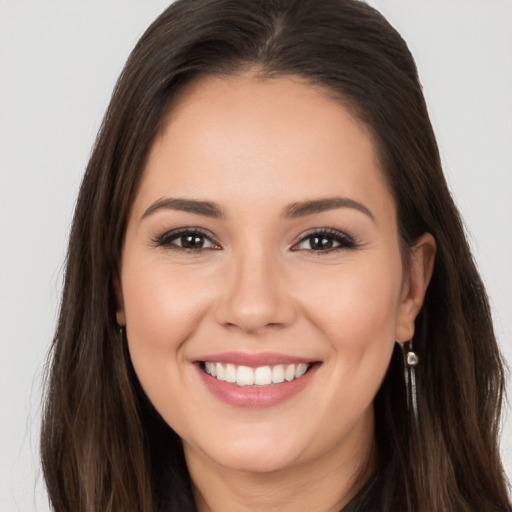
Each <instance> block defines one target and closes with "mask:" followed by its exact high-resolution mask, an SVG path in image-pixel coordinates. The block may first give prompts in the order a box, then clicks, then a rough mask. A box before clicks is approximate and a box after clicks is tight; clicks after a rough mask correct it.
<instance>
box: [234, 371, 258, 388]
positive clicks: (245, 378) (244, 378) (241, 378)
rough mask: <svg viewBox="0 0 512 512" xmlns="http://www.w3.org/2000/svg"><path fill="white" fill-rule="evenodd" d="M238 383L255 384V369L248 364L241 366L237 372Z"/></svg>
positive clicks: (241, 384) (244, 384) (240, 384)
mask: <svg viewBox="0 0 512 512" xmlns="http://www.w3.org/2000/svg"><path fill="white" fill-rule="evenodd" d="M236 383H237V384H238V385H239V386H252V385H253V384H254V370H253V369H252V368H249V367H248V366H239V367H238V370H237V372H236Z"/></svg>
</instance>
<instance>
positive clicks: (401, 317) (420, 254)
mask: <svg viewBox="0 0 512 512" xmlns="http://www.w3.org/2000/svg"><path fill="white" fill-rule="evenodd" d="M436 247H437V246H436V241H435V239H434V237H433V236H432V235H431V234H430V233H424V234H423V235H422V236H421V237H420V238H419V240H418V241H417V242H416V244H414V247H413V248H412V250H411V253H410V258H409V266H408V269H407V274H406V275H405V276H404V281H403V285H402V295H401V298H400V306H399V310H398V317H397V324H396V332H395V339H396V340H397V341H409V340H410V339H412V337H413V334H414V321H415V319H416V316H417V315H418V313H419V312H420V309H421V306H422V305H423V301H424V299H425V293H426V291H427V287H428V284H429V282H430V278H431V277H432V272H433V270H434V260H435V255H436Z"/></svg>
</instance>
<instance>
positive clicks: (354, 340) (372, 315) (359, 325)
mask: <svg viewBox="0 0 512 512" xmlns="http://www.w3.org/2000/svg"><path fill="white" fill-rule="evenodd" d="M401 280H402V269H401V266H400V265H393V266H391V267H390V266H388V267H387V268H383V267H382V266H381V265H359V266H355V265H352V266H350V265H348V266H347V267H346V269H344V268H340V269H339V271H338V272H331V273H329V276H325V278H322V277H321V276H319V278H318V279H316V280H314V282H316V283H317V284H316V286H315V289H314V292H313V293H311V289H310V297H309V299H308V302H309V304H310V308H309V309H310V311H311V316H312V321H313V322H314V323H316V324H317V325H319V326H321V328H322V330H324V331H325V332H327V333H328V338H329V339H331V340H332V342H333V345H334V346H335V348H336V349H340V350H341V349H343V348H354V349H360V350H364V349H365V348H366V347H367V346H369V345H373V344H374V343H376V344H378V343H380V340H385V339H388V338H393V341H394V331H395V325H396V321H397V317H398V311H399V303H400V294H401Z"/></svg>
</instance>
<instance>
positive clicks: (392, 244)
mask: <svg viewBox="0 0 512 512" xmlns="http://www.w3.org/2000/svg"><path fill="white" fill-rule="evenodd" d="M423 253H424V251H423V252H422V250H417V251H416V252H415V251H413V255H412V258H413V259H414V258H417V259H418V261H419V263H418V264H412V265H409V266H408V267H407V268H412V269H413V270H411V271H408V273H407V274H406V273H404V266H403V262H402V258H401V253H400V245H399V237H398V230H397V221H396V209H395V204H394V201H393V199H392V196H391V194H390V192H389V190H388V188H387V185H386V181H385V178H384V176H383V173H382V171H381V169H380V168H379V162H378V160H377V157H376V152H375V148H374V144H373V141H372V137H371V135H370V133H369V132H368V130H367V129H366V128H365V126H364V125H363V124H362V123H361V122H359V121H358V120H356V119H355V118H354V117H353V116H352V115H351V114H350V113H349V112H348V111H347V110H346V109H345V108H344V107H343V106H342V104H341V103H339V102H337V101H335V100H333V99H332V98H330V97H328V95H326V94H324V93H323V92H322V90H320V89H316V88H314V87H313V86H310V85H306V84H304V83H301V82H300V81H299V80H298V79H294V78H279V79H269V80H261V79H257V78H254V77H253V76H251V75H249V74H246V75H241V76H235V77H230V78H214V77H209V78H203V79H201V80H200V81H198V82H196V83H194V84H193V85H191V86H190V87H189V88H188V89H187V90H186V91H185V92H184V93H182V95H181V96H180V97H179V99H177V101H176V102H175V104H174V106H173V108H172V111H171V112H170V114H169V116H168V118H167V120H166V124H165V127H164V129H163V130H162V132H161V133H160V134H159V136H158V137H157V138H156V140H155V142H154V144H153V146H152V149H151V152H150V155H149V159H148V161H147V165H146V167H145V169H144V173H143V176H142V180H141V183H140V187H139V189H138V192H137V195H136V197H135V199H134V203H133V206H132V209H131V213H130V217H129V221H128V227H127V233H126V239H125V245H124V250H123V256H122V262H121V273H120V283H118V291H119V293H118V301H119V310H118V312H117V318H118V321H119V323H120V324H123V325H124V324H125V325H126V332H127V337H128V344H129V350H130V354H131V358H132V361H133V365H134V368H135V371H136V373H137V375H138V378H139V380H140V382H141V384H142V386H143V388H144V390H145V392H146V394H147V395H148V397H149V399H150V400H151V401H152V403H153V404H154V406H155V407H156V409H157V410H158V411H159V413H160V414H161V415H162V417H163V418H164V419H165V421H166V422H167V423H168V424H169V425H170V426H171V427H172V428H173V429H174V430H175V431H176V432H177V433H178V434H179V435H180V436H181V438H182V439H183V442H184V446H185V451H186V455H187V458H188V459H193V458H194V457H195V456H197V457H202V458H204V459H207V460H209V461H211V462H213V463H214V464H217V465H220V466H223V467H225V468H232V469H237V470H247V471H255V472H266V471H275V470H282V469H285V468H292V467H298V466H301V465H302V466H303V465H304V464H316V463H318V462H319V461H324V462H327V461H328V460H331V459H332V460H334V459H336V460H338V461H339V460H345V461H346V460H354V458H357V454H358V453H361V451H362V449H361V447H363V446H370V445H371V440H372V439H373V428H374V423H373V422H374V419H373V408H372V402H373V399H374V396H375V394H376V392H377V390H378V388H379V386H380V384H381V382H382V379H383V377H384V375H385V372H386V370H387V367H388V364H389V360H390V356H391V353H392V350H393V346H394V343H395V340H397V339H398V340H402V341H405V340H406V339H408V338H409V337H410V336H411V335H412V330H413V322H414V317H415V315H416V313H417V311H418V309H419V307H420V306H421V300H422V296H423V293H424V288H425V286H426V284H425V282H426V281H428V277H425V276H426V274H428V272H427V271H425V270H424V267H425V265H423V263H422V262H423V260H424V259H425V258H424V256H422V254H423ZM415 254H419V255H420V256H415ZM413 263H414V262H413ZM418 269H420V270H418ZM363 451H364V450H363Z"/></svg>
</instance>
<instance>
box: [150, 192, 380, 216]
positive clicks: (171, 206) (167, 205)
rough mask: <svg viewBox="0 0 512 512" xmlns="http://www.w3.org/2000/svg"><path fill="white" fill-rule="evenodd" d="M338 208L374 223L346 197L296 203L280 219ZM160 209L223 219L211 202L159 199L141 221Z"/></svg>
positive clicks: (218, 208) (363, 209) (170, 198)
mask: <svg viewBox="0 0 512 512" xmlns="http://www.w3.org/2000/svg"><path fill="white" fill-rule="evenodd" d="M338 208H352V209H354V210H357V211H360V212H361V213H364V214H365V215H366V216H368V217H369V218H370V219H372V220H373V221H374V222H375V217H374V216H373V214H372V212H371V211H370V210H369V208H367V207H366V206H365V205H364V204H362V203H360V202H358V201H354V200H353V199H349V198H347V197H327V198H322V199H310V200H305V201H298V202H295V203H291V204H290V205H288V206H286V207H285V209H284V210H283V213H282V217H284V218H286V219H296V218H299V217H306V216H307V215H313V214H315V213H321V212H325V211H328V210H336V209H338ZM160 209H166V210H177V211H182V212H188V213H194V214H196V215H202V216H205V217H210V218H213V219H220V218H224V217H225V214H224V211H223V210H222V208H221V207H220V206H219V205H218V204H217V203H214V202H212V201H199V200H197V199H181V198H174V197H167V198H161V199H158V200H157V201H155V202H154V203H153V204H152V205H151V206H150V207H149V208H148V209H147V210H146V211H145V212H144V213H143V215H142V219H145V218H146V217H149V216H150V215H151V214H153V213H154V212H156V211H157V210H160Z"/></svg>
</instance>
